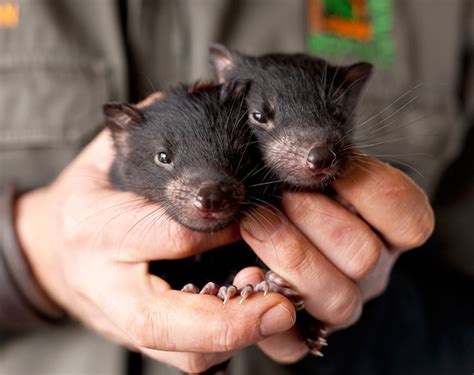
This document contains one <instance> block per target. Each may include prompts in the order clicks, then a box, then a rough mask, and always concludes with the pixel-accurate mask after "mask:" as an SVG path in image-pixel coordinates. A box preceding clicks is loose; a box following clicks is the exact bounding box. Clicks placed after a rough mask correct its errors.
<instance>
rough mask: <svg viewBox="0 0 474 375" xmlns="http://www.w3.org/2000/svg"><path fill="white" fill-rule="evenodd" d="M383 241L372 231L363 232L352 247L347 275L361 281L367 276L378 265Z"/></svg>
mask: <svg viewBox="0 0 474 375" xmlns="http://www.w3.org/2000/svg"><path fill="white" fill-rule="evenodd" d="M382 248H383V243H382V241H381V240H380V239H379V238H378V237H377V236H376V235H375V234H374V233H373V232H371V231H369V230H367V231H362V232H361V234H360V235H359V236H358V237H357V239H356V240H354V241H353V242H352V244H351V245H350V249H349V250H350V254H351V257H350V258H348V263H347V265H346V267H347V269H346V273H347V274H348V276H349V277H351V278H353V279H355V280H359V279H361V278H363V277H364V276H366V275H367V274H368V273H369V272H370V271H371V270H372V269H373V268H374V267H375V265H376V264H377V262H378V260H379V258H380V254H381V253H382Z"/></svg>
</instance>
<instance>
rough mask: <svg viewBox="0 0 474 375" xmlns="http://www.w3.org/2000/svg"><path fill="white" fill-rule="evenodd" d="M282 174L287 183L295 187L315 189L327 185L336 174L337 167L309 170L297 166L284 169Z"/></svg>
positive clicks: (337, 171)
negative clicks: (296, 167) (288, 169)
mask: <svg viewBox="0 0 474 375" xmlns="http://www.w3.org/2000/svg"><path fill="white" fill-rule="evenodd" d="M286 172H287V173H286V175H285V176H282V177H283V178H284V179H285V181H287V183H288V184H291V185H293V186H296V187H300V188H304V189H310V190H316V189H321V188H323V187H325V186H327V185H328V184H329V183H330V182H331V181H332V180H333V179H334V178H335V177H336V176H337V175H338V174H339V168H335V167H332V168H325V169H319V170H315V171H311V170H309V169H307V168H298V169H294V170H292V171H286Z"/></svg>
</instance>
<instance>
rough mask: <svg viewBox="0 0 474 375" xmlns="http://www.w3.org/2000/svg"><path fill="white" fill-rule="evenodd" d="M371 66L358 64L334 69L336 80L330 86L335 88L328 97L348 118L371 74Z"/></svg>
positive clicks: (364, 63)
mask: <svg viewBox="0 0 474 375" xmlns="http://www.w3.org/2000/svg"><path fill="white" fill-rule="evenodd" d="M372 68H373V66H372V64H369V63H366V62H359V63H356V64H352V65H349V66H347V67H335V69H336V73H335V74H336V79H335V82H332V83H331V86H333V84H334V87H337V88H336V89H335V90H334V92H333V93H330V95H332V96H334V97H333V98H332V99H333V100H335V101H337V102H339V104H340V106H341V109H342V112H343V113H344V114H345V115H346V116H349V115H350V114H351V113H352V112H353V111H354V109H355V107H356V105H357V102H358V101H359V97H360V93H361V92H362V89H363V88H364V86H365V84H366V83H367V81H368V79H369V77H370V75H371V73H372Z"/></svg>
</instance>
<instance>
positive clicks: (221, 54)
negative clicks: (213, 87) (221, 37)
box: [209, 43, 238, 83]
mask: <svg viewBox="0 0 474 375" xmlns="http://www.w3.org/2000/svg"><path fill="white" fill-rule="evenodd" d="M237 57H238V53H237V52H233V51H231V50H229V49H227V47H225V46H223V45H222V44H217V43H214V44H211V45H210V46H209V61H210V62H211V65H212V67H213V68H214V72H215V73H216V75H217V79H218V80H219V83H224V82H225V81H226V79H225V77H226V73H227V72H228V71H230V70H232V69H234V68H235V66H236V63H237Z"/></svg>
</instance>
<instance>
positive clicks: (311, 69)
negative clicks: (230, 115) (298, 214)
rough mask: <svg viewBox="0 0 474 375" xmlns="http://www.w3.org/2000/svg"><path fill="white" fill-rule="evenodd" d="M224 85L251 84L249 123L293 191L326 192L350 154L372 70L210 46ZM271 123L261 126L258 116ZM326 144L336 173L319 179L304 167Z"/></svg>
mask: <svg viewBox="0 0 474 375" xmlns="http://www.w3.org/2000/svg"><path fill="white" fill-rule="evenodd" d="M210 60H211V63H212V65H213V66H214V69H215V71H216V74H217V76H218V78H219V81H220V82H221V83H227V84H232V83H233V82H235V81H238V82H245V83H247V85H248V93H247V99H246V100H247V106H248V110H249V114H250V119H249V120H250V121H249V122H250V124H251V125H252V127H253V129H254V131H255V134H256V135H257V137H258V139H259V142H260V145H261V149H262V153H263V157H264V159H265V162H266V164H267V166H268V167H269V168H271V169H272V170H273V171H274V172H275V174H276V175H277V176H278V178H279V179H281V180H282V181H283V182H285V183H287V184H288V185H290V186H293V187H299V188H306V189H314V188H321V187H323V186H324V185H325V184H326V183H327V182H329V181H330V180H331V179H332V178H334V177H336V176H337V174H338V173H339V172H340V171H341V169H342V167H343V166H344V164H345V162H346V160H347V156H348V154H349V153H350V146H351V131H352V126H353V124H352V121H351V116H352V113H353V111H354V108H355V106H356V104H357V101H358V98H359V96H360V92H361V90H362V88H363V86H364V84H365V82H366V81H367V79H368V77H369V76H370V73H371V70H372V66H371V65H370V64H368V63H357V64H353V65H350V66H334V65H331V64H329V63H327V62H326V61H325V60H322V59H320V58H317V57H312V56H309V55H305V54H292V55H291V54H268V55H263V56H260V57H253V56H247V55H244V54H241V53H239V52H237V51H231V50H228V49H227V48H225V47H224V46H221V45H213V46H211V47H210ZM256 111H258V112H260V113H262V114H263V115H264V116H265V118H266V119H267V120H268V122H267V123H266V124H263V125H262V124H259V123H257V122H255V121H253V120H252V113H253V112H256ZM319 144H324V145H327V146H328V147H330V148H331V150H332V151H333V152H334V153H335V155H337V157H336V160H335V164H334V165H333V168H332V169H331V171H329V172H328V173H326V174H323V175H318V176H314V175H312V174H311V173H310V172H309V171H308V169H307V168H306V167H305V162H306V159H307V156H308V153H309V151H310V150H311V148H312V147H314V146H315V145H319Z"/></svg>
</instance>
